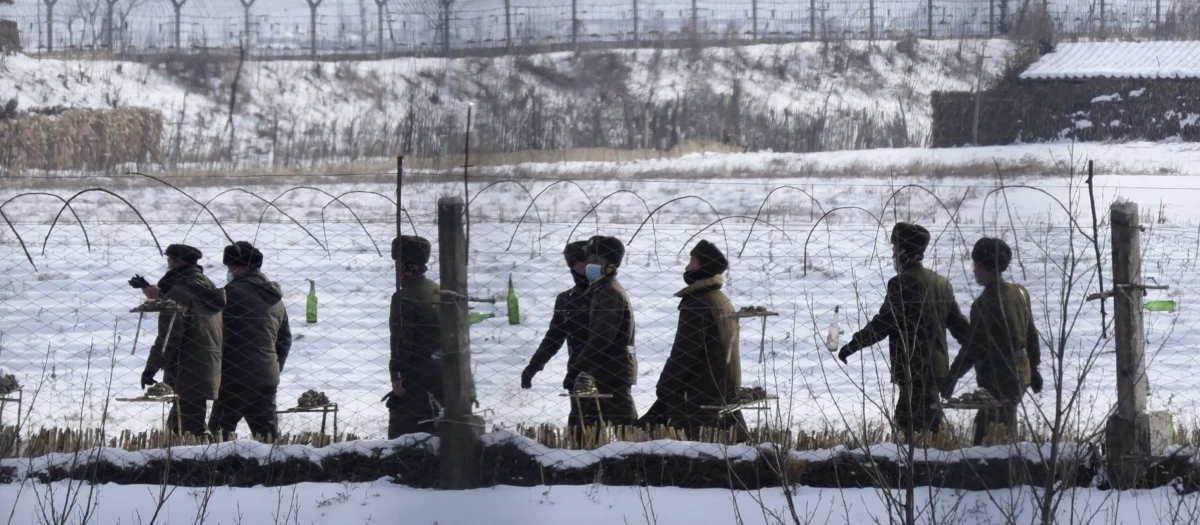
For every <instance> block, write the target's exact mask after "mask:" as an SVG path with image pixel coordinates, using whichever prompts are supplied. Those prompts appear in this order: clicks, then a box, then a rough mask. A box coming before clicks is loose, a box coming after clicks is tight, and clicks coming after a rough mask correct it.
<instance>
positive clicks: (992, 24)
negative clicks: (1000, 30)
mask: <svg viewBox="0 0 1200 525" xmlns="http://www.w3.org/2000/svg"><path fill="white" fill-rule="evenodd" d="M995 34H996V0H988V36H995Z"/></svg>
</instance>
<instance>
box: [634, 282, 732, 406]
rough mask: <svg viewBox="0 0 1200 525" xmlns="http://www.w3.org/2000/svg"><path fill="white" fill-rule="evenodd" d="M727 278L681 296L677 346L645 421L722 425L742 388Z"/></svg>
mask: <svg viewBox="0 0 1200 525" xmlns="http://www.w3.org/2000/svg"><path fill="white" fill-rule="evenodd" d="M723 284H724V280H723V279H722V278H721V276H719V275H718V276H714V277H709V278H707V279H702V280H700V281H697V282H695V283H692V284H691V285H690V286H688V287H686V288H684V289H683V290H680V291H679V292H678V293H676V294H675V296H676V297H679V298H680V300H679V325H678V326H677V327H676V329H675V344H674V345H672V346H671V355H670V357H668V358H667V362H666V364H665V365H663V370H662V374H661V375H660V376H659V378H658V386H657V389H656V393H657V395H658V400H657V401H656V402H655V403H654V405H653V406H651V407H650V410H648V411H647V412H646V415H645V416H644V417H643V422H646V423H650V424H655V425H657V424H670V425H672V426H676V427H682V428H697V427H701V426H710V427H711V426H716V425H715V424H714V423H715V422H716V421H717V419H718V418H717V412H716V411H713V410H705V409H702V408H700V407H702V406H724V405H725V403H727V402H728V401H730V400H732V399H733V398H734V396H736V395H737V392H738V390H739V389H740V388H741V386H742V366H741V357H740V356H739V354H738V320H737V319H736V318H733V317H723V316H724V315H726V314H732V313H733V303H731V302H730V301H729V298H728V297H726V295H725V294H724V293H723V292H721V286H722V285H723Z"/></svg>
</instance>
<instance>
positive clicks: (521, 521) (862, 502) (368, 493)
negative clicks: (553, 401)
mask: <svg viewBox="0 0 1200 525" xmlns="http://www.w3.org/2000/svg"><path fill="white" fill-rule="evenodd" d="M82 488H83V490H82V492H81V493H80V497H79V499H78V500H77V502H76V503H75V504H74V505H71V504H66V503H65V502H66V501H67V498H68V495H69V491H68V487H67V484H66V483H64V482H58V483H52V484H50V485H48V486H45V485H35V484H33V483H26V484H24V485H19V484H12V485H0V508H4V509H10V508H11V509H12V515H13V516H14V520H13V523H36V522H37V519H38V518H39V517H40V516H41V515H42V514H41V512H42V511H46V512H47V514H48V513H49V509H48V507H45V506H43V505H44V503H43V502H46V503H48V502H50V501H54V502H55V503H56V504H57V505H58V509H59V512H60V514H61V513H63V512H62V509H64V508H66V509H71V511H72V512H71V514H70V515H72V516H79V515H80V514H81V513H82V511H83V510H85V509H87V508H88V505H90V503H89V502H91V501H95V502H96V503H95V505H96V508H95V514H94V521H93V523H138V522H139V519H140V520H142V522H145V520H148V519H149V516H150V515H152V514H153V513H154V507H155V501H156V500H155V496H156V495H157V494H158V490H159V487H157V486H147V485H113V484H109V485H102V486H97V487H95V493H94V494H90V495H92V496H94V497H95V499H89V498H87V496H88V495H89V490H90V488H91V487H89V486H87V485H83V486H82ZM74 490H77V489H74ZM168 490H169V489H168ZM916 494H917V496H916V497H917V501H918V503H917V508H919V509H925V512H923V513H922V514H921V518H920V519H921V521H920V523H929V522H930V520H931V518H936V519H937V520H938V521H936V522H937V523H963V524H970V525H976V524H978V525H991V524H998V523H1005V517H1006V516H1008V515H1009V514H1010V513H1015V516H1012V519H1013V521H1012V522H1015V523H1028V522H1032V521H1033V520H1034V518H1035V517H1036V514H1035V513H1034V508H1035V503H1034V500H1033V494H1032V493H1031V491H1030V490H1029V489H1014V490H1005V491H993V492H956V491H953V490H942V489H933V490H930V489H918V490H917V492H916ZM793 499H794V507H795V510H796V513H797V515H798V516H799V517H800V519H801V520H806V521H803V522H805V523H876V522H881V521H882V522H886V521H887V507H886V505H885V503H884V499H883V495H882V493H881V492H880V491H877V490H871V489H842V490H837V489H813V488H806V487H798V488H795V489H794V492H793ZM1198 500H1200V496H1198V495H1197V494H1191V495H1189V496H1184V497H1179V496H1177V495H1175V492H1174V491H1173V490H1172V489H1170V488H1162V489H1156V490H1148V491H1130V492H1112V491H1099V490H1096V489H1078V490H1073V491H1069V492H1068V493H1067V494H1066V497H1065V498H1064V500H1063V501H1062V503H1061V505H1060V506H1059V508H1058V516H1059V520H1061V521H1059V522H1060V523H1112V524H1138V523H1178V522H1180V521H1173V518H1175V519H1179V520H1182V522H1184V523H1187V522H1191V521H1193V520H1195V519H1196V518H1197V514H1196V510H1195V509H1196V505H1197V503H1198ZM930 502H932V504H931V503H930ZM205 504H206V507H205V512H206V514H205V515H206V519H205V520H203V521H204V522H205V523H221V524H232V523H261V524H273V523H275V524H278V523H304V524H337V525H342V524H350V523H354V524H373V523H402V524H404V525H477V524H485V523H486V524H488V525H509V524H511V525H531V524H543V523H545V524H559V523H570V524H572V525H592V524H596V525H612V524H614V523H629V524H632V525H637V524H658V525H695V524H699V523H704V524H733V523H745V524H747V525H758V524H764V525H768V524H770V525H774V524H778V523H791V521H790V519H791V514H790V512H789V510H788V504H787V500H786V498H785V497H784V493H783V490H781V489H766V490H762V491H755V492H743V491H736V492H735V491H728V490H719V489H680V488H674V487H670V488H649V489H646V488H638V487H607V486H599V485H591V486H556V487H544V486H543V487H529V488H522V487H508V486H501V487H494V488H488V489H478V490H471V491H437V490H422V489H412V488H408V487H405V486H401V485H395V484H392V483H390V482H388V481H387V480H386V479H384V480H379V481H376V482H373V483H345V484H332V483H302V484H298V485H294V486H287V487H253V488H230V487H215V488H213V489H211V491H210V492H209V491H206V490H205V489H202V488H186V487H180V488H178V489H177V490H175V491H174V492H172V493H171V495H170V497H169V498H168V499H167V500H166V503H165V504H164V505H163V507H162V515H161V516H160V519H159V523H195V522H196V521H197V515H198V514H199V512H198V510H199V509H200V508H201V506H202V505H205ZM1014 511H1015V512H1014ZM1176 511H1180V512H1179V514H1176ZM6 514H7V513H6ZM777 517H779V518H777Z"/></svg>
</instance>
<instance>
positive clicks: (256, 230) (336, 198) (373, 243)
mask: <svg viewBox="0 0 1200 525" xmlns="http://www.w3.org/2000/svg"><path fill="white" fill-rule="evenodd" d="M300 190H309V191H315V192H317V193H320V194H321V195H324V196H326V197H329V198H331V199H333V200H334V201H337V202H338V203H339V204H341V205H342V206H345V207H346V210H347V211H349V212H350V215H351V216H353V217H354V220H355V221H357V222H358V226H359V227H360V228H362V230H363V233H366V234H367V240H369V241H371V244H372V245H374V246H375V251H376V252H379V253H380V255H382V252H380V251H379V245H378V244H376V243H375V239H373V238H371V232H369V231H367V226H366V225H365V224H363V222H362V219H359V218H358V214H357V213H355V212H354V208H352V207H350V205H349V204H346V203H345V202H343V201H342V200H341V199H339V198H338V197H336V196H335V195H333V194H332V193H329V192H327V191H325V190H323V189H321V188H314V187H312V186H296V187H294V188H288V189H286V190H284V191H283V193H280V194H279V195H276V196H275V198H274V199H271V202H270V204H272V205H273V204H275V202H277V201H278V200H279V199H282V198H283V196H284V195H287V194H289V193H291V192H293V191H300ZM266 215H267V208H263V211H262V214H260V215H259V217H258V227H257V228H255V229H254V239H255V240H258V232H259V231H260V230H261V229H262V220H263V217H266ZM323 224H324V222H323V221H322V225H323ZM317 245H319V246H321V249H322V250H325V253H326V254H328V253H329V248H328V247H326V246H323V245H321V241H319V240H318V241H317Z"/></svg>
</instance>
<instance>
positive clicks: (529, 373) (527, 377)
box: [521, 366, 538, 390]
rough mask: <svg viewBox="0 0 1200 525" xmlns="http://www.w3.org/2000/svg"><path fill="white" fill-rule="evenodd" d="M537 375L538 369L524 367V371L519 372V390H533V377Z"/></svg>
mask: <svg viewBox="0 0 1200 525" xmlns="http://www.w3.org/2000/svg"><path fill="white" fill-rule="evenodd" d="M537 373H538V369H536V368H534V367H532V366H527V367H525V370H522V371H521V388H522V389H526V390H528V389H530V388H533V376H535V375H537Z"/></svg>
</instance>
